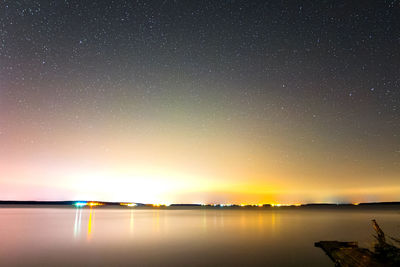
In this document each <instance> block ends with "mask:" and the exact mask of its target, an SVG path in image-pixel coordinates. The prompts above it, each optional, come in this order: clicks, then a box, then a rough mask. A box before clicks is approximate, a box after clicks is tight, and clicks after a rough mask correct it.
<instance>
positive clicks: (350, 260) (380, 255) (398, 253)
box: [315, 220, 400, 267]
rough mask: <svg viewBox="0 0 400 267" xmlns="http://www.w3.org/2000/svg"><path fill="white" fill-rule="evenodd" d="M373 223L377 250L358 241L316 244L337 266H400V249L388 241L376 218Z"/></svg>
mask: <svg viewBox="0 0 400 267" xmlns="http://www.w3.org/2000/svg"><path fill="white" fill-rule="evenodd" d="M372 225H373V227H374V230H375V232H376V235H375V236H374V237H375V238H376V240H377V244H376V245H375V251H370V250H368V249H366V248H360V247H358V243H357V242H340V241H320V242H316V243H315V246H316V247H319V248H321V249H322V250H323V251H324V252H325V253H326V254H327V255H328V256H329V258H330V259H331V260H332V261H333V262H334V263H335V266H341V267H367V266H368V267H378V266H400V249H399V248H398V247H396V246H394V245H392V244H389V243H388V242H387V241H386V236H385V233H384V232H383V231H382V229H381V228H380V227H379V225H378V223H377V222H376V221H375V220H372ZM391 239H394V238H391Z"/></svg>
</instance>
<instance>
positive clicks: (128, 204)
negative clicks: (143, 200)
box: [119, 203, 137, 207]
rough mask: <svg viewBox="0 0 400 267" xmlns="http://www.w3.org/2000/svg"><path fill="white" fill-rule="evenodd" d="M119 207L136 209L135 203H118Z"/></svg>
mask: <svg viewBox="0 0 400 267" xmlns="http://www.w3.org/2000/svg"><path fill="white" fill-rule="evenodd" d="M119 205H121V206H127V207H136V206H137V204H136V203H119Z"/></svg>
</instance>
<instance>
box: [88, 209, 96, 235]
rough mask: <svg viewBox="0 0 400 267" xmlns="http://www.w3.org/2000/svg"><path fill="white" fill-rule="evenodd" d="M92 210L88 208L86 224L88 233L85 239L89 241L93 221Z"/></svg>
mask: <svg viewBox="0 0 400 267" xmlns="http://www.w3.org/2000/svg"><path fill="white" fill-rule="evenodd" d="M93 217H94V215H93V208H92V207H90V214H89V222H88V232H87V239H88V240H90V238H91V235H92V220H93Z"/></svg>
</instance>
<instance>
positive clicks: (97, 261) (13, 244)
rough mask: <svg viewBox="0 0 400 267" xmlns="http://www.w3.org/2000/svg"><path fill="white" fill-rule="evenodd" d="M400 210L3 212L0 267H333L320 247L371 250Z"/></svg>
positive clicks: (392, 228)
mask: <svg viewBox="0 0 400 267" xmlns="http://www.w3.org/2000/svg"><path fill="white" fill-rule="evenodd" d="M372 219H376V220H377V221H378V223H379V224H380V226H381V228H382V229H383V230H384V231H385V232H386V233H388V234H392V235H394V236H397V237H399V236H400V209H399V208H379V209H378V208H369V207H353V208H266V209H264V208H253V209H245V208H237V209H223V208H220V209H201V208H194V209H171V208H168V209H140V208H132V209H130V208H108V207H95V208H72V207H45V208H39V207H34V208H32V207H12V208H11V207H5V206H4V207H2V208H0V237H1V239H0V265H1V266H26V265H29V266H71V265H73V266H102V265H104V266H132V265H138V266H189V265H190V266H205V265H213V266H250V265H255V266H260V265H262V266H333V263H332V262H331V261H330V260H329V258H328V257H327V256H326V255H325V254H324V253H323V251H322V250H321V249H318V248H315V247H314V242H316V241H320V240H341V241H359V245H360V246H363V247H367V248H371V247H372V245H373V241H374V238H373V236H372V235H373V234H374V231H373V228H372V226H371V220H372Z"/></svg>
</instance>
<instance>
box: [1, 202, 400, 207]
mask: <svg viewBox="0 0 400 267" xmlns="http://www.w3.org/2000/svg"><path fill="white" fill-rule="evenodd" d="M77 203H85V205H83V206H80V208H90V207H92V205H90V203H98V204H96V205H95V206H97V207H98V208H107V207H112V208H125V209H126V208H135V209H143V208H149V209H187V208H190V209H193V208H198V209H276V208H280V209H305V208H362V207H369V208H372V207H379V208H382V207H398V208H400V202H398V201H395V202H366V203H357V204H350V203H342V204H335V203H308V204H301V205H299V204H297V205H273V204H272V205H271V204H262V205H251V204H250V205H235V204H229V205H227V204H170V205H155V204H144V203H135V204H134V206H127V205H126V202H121V203H120V202H107V201H82V200H77V201H17V200H2V201H0V208H1V207H3V208H6V207H56V206H59V207H68V206H72V207H74V206H77V205H76V204H77ZM86 203H87V204H86Z"/></svg>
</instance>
